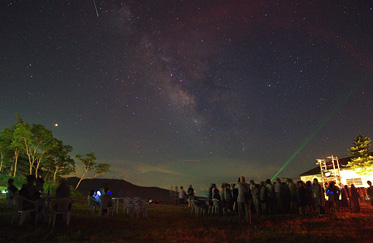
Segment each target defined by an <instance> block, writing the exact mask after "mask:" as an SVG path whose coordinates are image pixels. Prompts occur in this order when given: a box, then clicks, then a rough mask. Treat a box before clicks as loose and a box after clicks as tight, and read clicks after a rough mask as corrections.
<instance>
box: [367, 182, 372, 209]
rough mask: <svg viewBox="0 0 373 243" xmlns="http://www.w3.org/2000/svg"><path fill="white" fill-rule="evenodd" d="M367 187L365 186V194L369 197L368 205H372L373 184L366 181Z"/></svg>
mask: <svg viewBox="0 0 373 243" xmlns="http://www.w3.org/2000/svg"><path fill="white" fill-rule="evenodd" d="M367 183H368V185H369V187H368V188H367V194H368V196H369V197H370V205H372V206H373V186H372V182H371V181H367Z"/></svg>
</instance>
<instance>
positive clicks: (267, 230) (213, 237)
mask: <svg viewBox="0 0 373 243" xmlns="http://www.w3.org/2000/svg"><path fill="white" fill-rule="evenodd" d="M74 201H75V203H74V206H73V212H72V218H71V223H70V225H69V226H66V222H65V221H62V222H57V223H56V226H55V227H54V228H52V227H51V226H49V225H48V224H46V223H44V222H39V223H38V225H37V226H36V227H35V226H33V225H32V224H31V223H27V224H25V225H23V226H18V225H17V224H16V223H15V224H13V225H10V220H11V215H12V211H11V210H10V209H7V208H6V207H5V202H4V200H0V204H1V205H0V209H1V214H0V226H1V230H0V242H56V241H63V242H76V241H85V242H315V243H316V242H317V243H318V242H372V240H371V239H372V237H373V226H372V224H373V208H372V207H369V206H368V205H364V206H363V211H362V213H359V214H352V213H346V212H340V213H335V214H332V215H327V216H325V217H321V218H320V217H319V216H316V215H314V216H313V215H308V216H303V217H300V216H297V215H290V214H289V215H266V216H253V222H252V224H251V225H248V224H238V218H237V216H234V215H233V216H232V215H224V216H222V215H215V216H211V215H205V216H199V217H196V216H195V215H191V214H190V210H189V209H188V208H187V207H181V206H169V205H154V206H152V205H151V206H149V207H148V218H147V219H144V218H141V217H140V218H139V219H136V218H133V219H130V218H129V217H128V216H127V215H125V214H124V213H122V212H120V213H119V214H118V215H114V216H113V217H105V216H101V217H100V216H90V215H89V213H88V209H87V206H86V200H84V199H82V198H81V199H79V198H76V199H74ZM17 223H18V222H17Z"/></svg>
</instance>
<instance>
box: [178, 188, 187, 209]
mask: <svg viewBox="0 0 373 243" xmlns="http://www.w3.org/2000/svg"><path fill="white" fill-rule="evenodd" d="M185 197H186V192H185V190H184V187H183V186H180V192H179V200H180V204H181V205H183V204H184V202H185Z"/></svg>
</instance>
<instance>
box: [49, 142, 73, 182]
mask: <svg viewBox="0 0 373 243" xmlns="http://www.w3.org/2000/svg"><path fill="white" fill-rule="evenodd" d="M56 141H57V145H56V146H55V147H54V148H53V149H51V151H50V152H49V155H48V159H47V161H46V163H45V165H44V167H45V168H46V169H47V173H48V174H51V175H50V176H51V177H52V178H53V181H56V179H57V178H58V177H60V176H64V175H69V174H71V173H73V172H75V161H74V159H72V158H71V157H70V155H69V153H70V152H71V151H72V150H73V147H71V146H70V145H64V144H63V142H62V141H60V140H56Z"/></svg>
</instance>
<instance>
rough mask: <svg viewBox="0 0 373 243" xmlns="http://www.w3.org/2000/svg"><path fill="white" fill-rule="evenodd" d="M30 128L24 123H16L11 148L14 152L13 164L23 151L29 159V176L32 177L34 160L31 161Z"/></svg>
mask: <svg viewBox="0 0 373 243" xmlns="http://www.w3.org/2000/svg"><path fill="white" fill-rule="evenodd" d="M31 140H32V134H31V126H30V125H29V124H28V123H25V122H18V123H17V125H16V126H15V127H14V133H13V141H12V148H13V149H14V150H15V153H17V154H15V164H17V161H18V156H19V153H20V152H21V151H24V152H25V153H26V154H27V157H28V159H29V164H30V166H29V169H30V175H32V168H33V165H34V163H35V160H33V159H32V157H31V153H32V147H31Z"/></svg>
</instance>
